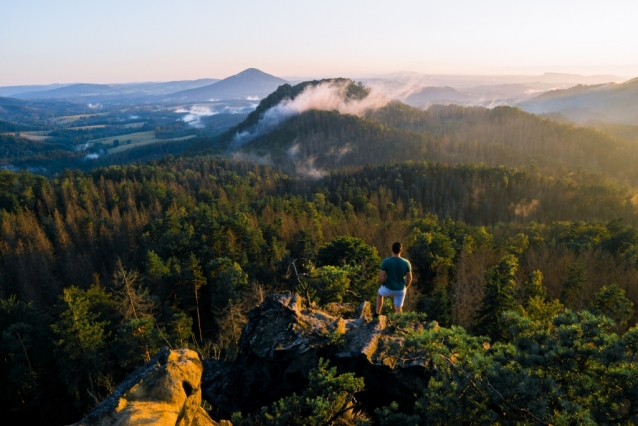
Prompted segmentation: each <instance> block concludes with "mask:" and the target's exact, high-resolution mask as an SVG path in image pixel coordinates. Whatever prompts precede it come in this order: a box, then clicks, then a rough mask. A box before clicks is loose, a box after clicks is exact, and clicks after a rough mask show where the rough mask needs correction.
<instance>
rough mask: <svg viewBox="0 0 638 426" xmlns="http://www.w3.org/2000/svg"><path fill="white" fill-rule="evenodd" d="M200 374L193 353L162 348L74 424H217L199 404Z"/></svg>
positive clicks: (189, 425) (199, 364)
mask: <svg viewBox="0 0 638 426" xmlns="http://www.w3.org/2000/svg"><path fill="white" fill-rule="evenodd" d="M201 377H202V362H201V360H200V359H199V355H197V353H196V352H193V351H191V350H188V349H180V350H175V351H172V350H169V349H167V348H165V349H162V350H161V351H160V352H159V353H157V354H156V355H155V356H154V357H153V358H152V359H151V360H150V361H149V362H147V363H146V364H144V365H143V366H142V367H140V368H138V369H137V370H135V371H134V372H133V373H132V374H131V375H130V376H128V377H127V378H126V379H125V380H124V381H123V382H122V383H121V384H120V385H119V386H118V387H117V389H115V391H114V392H113V394H111V396H109V397H108V398H106V399H105V400H104V401H102V403H101V404H100V405H98V406H97V407H96V408H95V409H94V410H93V411H92V412H91V413H89V414H88V415H87V416H86V417H85V418H84V419H82V420H80V421H79V422H78V423H76V424H75V425H78V426H79V425H82V426H107V425H114V426H115V425H116V426H128V425H143V424H144V425H147V424H148V425H151V424H152V425H167V426H168V425H171V426H172V425H176V426H211V425H217V424H218V423H216V422H213V420H212V419H211V418H210V416H209V415H208V414H207V413H206V411H205V410H204V409H203V408H202V407H201V406H200V404H201V398H202V394H201V390H200V383H201Z"/></svg>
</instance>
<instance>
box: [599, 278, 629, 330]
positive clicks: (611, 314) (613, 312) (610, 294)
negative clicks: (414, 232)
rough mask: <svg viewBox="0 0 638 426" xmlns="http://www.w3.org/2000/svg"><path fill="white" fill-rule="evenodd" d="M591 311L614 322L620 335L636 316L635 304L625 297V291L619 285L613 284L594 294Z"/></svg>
mask: <svg viewBox="0 0 638 426" xmlns="http://www.w3.org/2000/svg"><path fill="white" fill-rule="evenodd" d="M591 310H592V312H593V313H595V314H598V315H605V316H606V317H608V318H611V319H612V320H614V322H615V323H616V332H618V333H620V331H621V330H622V329H623V328H624V327H625V326H626V325H627V323H628V322H629V320H630V319H631V317H632V316H633V314H634V304H633V303H632V302H631V301H630V300H629V299H627V298H626V297H625V290H623V289H622V288H620V287H619V286H618V284H612V285H609V286H603V287H602V288H601V289H600V290H598V291H597V292H596V293H595V294H594V297H593V298H592V301H591Z"/></svg>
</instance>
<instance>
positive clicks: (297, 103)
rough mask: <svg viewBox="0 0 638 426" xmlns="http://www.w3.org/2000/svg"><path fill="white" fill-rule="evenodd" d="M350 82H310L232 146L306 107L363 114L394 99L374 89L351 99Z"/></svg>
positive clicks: (280, 103)
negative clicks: (316, 83)
mask: <svg viewBox="0 0 638 426" xmlns="http://www.w3.org/2000/svg"><path fill="white" fill-rule="evenodd" d="M349 84H350V83H349V82H346V83H335V82H325V83H321V84H318V85H317V86H308V87H306V89H305V90H304V91H303V92H301V93H300V94H299V95H297V96H296V97H295V98H294V99H284V100H282V101H281V102H279V103H278V104H277V105H276V106H274V107H272V108H270V109H269V110H267V111H266V112H265V113H264V115H263V116H262V117H261V119H260V120H259V122H258V123H257V124H256V125H255V126H254V127H253V128H252V129H250V130H247V131H244V132H241V133H237V134H236V135H235V137H234V139H233V143H232V148H233V149H238V148H240V147H241V146H242V145H244V144H245V143H247V142H249V141H250V140H252V139H254V138H256V137H257V136H260V135H262V134H264V133H268V132H269V131H271V130H273V129H274V128H275V127H277V126H278V125H279V124H281V123H282V122H283V121H285V120H286V119H288V118H290V117H292V116H295V115H298V114H301V113H302V112H305V111H309V110H320V111H338V112H340V113H341V114H352V115H357V116H362V115H363V114H364V113H365V112H366V111H369V110H372V109H377V108H381V107H383V106H385V105H386V104H387V103H388V102H390V99H389V98H387V97H386V96H384V95H382V94H380V93H379V92H376V91H371V92H370V93H369V94H368V96H366V97H365V98H363V99H347V98H346V91H347V89H348V85H349Z"/></svg>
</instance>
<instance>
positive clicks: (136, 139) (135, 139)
mask: <svg viewBox="0 0 638 426" xmlns="http://www.w3.org/2000/svg"><path fill="white" fill-rule="evenodd" d="M194 137H195V135H190V136H184V137H181V138H175V139H157V138H156V137H155V131H153V130H151V131H149V132H138V133H129V134H128V135H120V136H111V137H108V138H102V139H95V140H92V141H89V142H88V143H89V144H96V143H101V144H102V145H110V146H111V147H112V146H113V141H115V140H119V141H120V146H118V147H114V148H108V153H109V154H115V153H118V152H122V151H126V150H127V149H132V148H137V147H138V146H143V145H150V144H153V143H159V142H176V141H185V140H187V139H191V138H194ZM128 140H130V141H131V143H130V144H129V143H127V141H128Z"/></svg>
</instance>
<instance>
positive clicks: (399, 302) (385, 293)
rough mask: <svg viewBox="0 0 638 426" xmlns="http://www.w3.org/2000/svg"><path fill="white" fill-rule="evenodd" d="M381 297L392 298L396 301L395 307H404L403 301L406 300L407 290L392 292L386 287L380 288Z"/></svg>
mask: <svg viewBox="0 0 638 426" xmlns="http://www.w3.org/2000/svg"><path fill="white" fill-rule="evenodd" d="M379 296H381V297H391V298H392V299H393V300H394V306H396V307H397V308H400V307H401V306H403V301H404V300H405V289H403V290H390V289H389V288H387V287H386V286H384V285H382V286H381V287H379Z"/></svg>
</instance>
